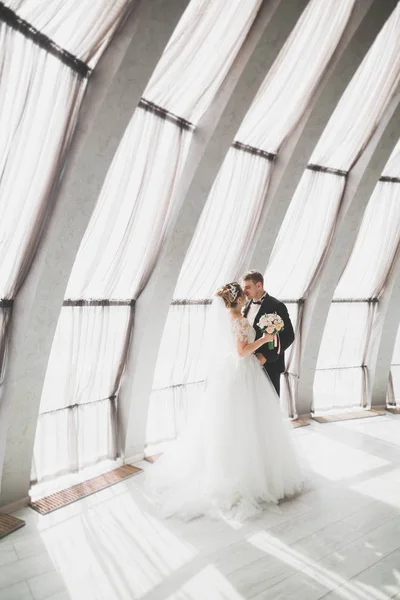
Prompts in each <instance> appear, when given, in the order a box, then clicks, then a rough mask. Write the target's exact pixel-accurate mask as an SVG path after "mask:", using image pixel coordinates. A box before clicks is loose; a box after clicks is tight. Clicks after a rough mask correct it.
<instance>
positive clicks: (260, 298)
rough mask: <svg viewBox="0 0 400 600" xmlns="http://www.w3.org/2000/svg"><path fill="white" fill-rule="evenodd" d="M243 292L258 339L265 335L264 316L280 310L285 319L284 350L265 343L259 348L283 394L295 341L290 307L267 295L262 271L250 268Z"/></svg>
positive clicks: (245, 314) (282, 337)
mask: <svg viewBox="0 0 400 600" xmlns="http://www.w3.org/2000/svg"><path fill="white" fill-rule="evenodd" d="M243 291H244V293H245V296H246V298H247V302H246V305H245V307H244V309H243V316H244V317H246V318H247V319H248V320H249V322H250V325H252V326H253V327H254V329H255V332H256V340H258V339H259V338H260V337H261V336H262V335H263V332H262V331H261V329H260V328H259V327H258V325H257V323H258V321H259V320H260V317H261V316H262V315H264V314H269V313H275V312H276V313H277V314H278V315H279V316H280V317H281V318H282V320H283V322H284V329H283V331H282V332H281V333H280V334H279V337H280V352H279V353H278V347H276V348H274V349H273V350H269V348H268V346H267V344H264V346H261V348H259V349H258V350H257V355H258V357H259V359H260V362H261V364H262V365H263V367H264V370H265V371H266V372H267V373H268V375H269V378H270V380H271V383H272V385H273V386H274V388H275V389H276V391H277V394H278V396H279V393H280V378H281V373H283V372H284V370H285V350H286V349H287V348H289V346H290V344H292V343H293V340H294V331H293V326H292V323H291V321H290V317H289V313H288V310H287V308H286V306H285V305H284V304H283V302H280V301H279V300H277V299H276V298H273V297H272V296H270V295H269V294H267V292H266V291H265V290H264V277H263V276H262V275H261V273H259V272H258V271H248V272H247V273H246V274H245V275H244V276H243Z"/></svg>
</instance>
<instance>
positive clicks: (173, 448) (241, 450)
mask: <svg viewBox="0 0 400 600" xmlns="http://www.w3.org/2000/svg"><path fill="white" fill-rule="evenodd" d="M211 311H212V313H213V315H212V316H211V317H210V321H209V326H208V330H209V331H210V329H211V334H210V333H209V335H208V341H207V342H206V347H205V353H206V355H207V357H208V366H207V367H206V372H207V377H206V383H205V391H204V395H203V397H202V399H201V404H200V406H199V408H198V410H197V413H196V414H194V415H193V417H192V418H191V420H190V422H189V423H188V425H187V427H186V428H185V430H184V431H183V432H182V434H181V435H180V437H179V438H178V439H177V440H176V442H173V443H172V444H171V445H170V446H169V447H168V448H167V450H166V452H165V453H164V454H163V455H162V456H161V457H160V459H159V460H158V461H157V462H156V463H155V464H154V465H152V466H151V467H149V469H148V471H147V473H146V481H145V490H146V491H147V492H148V494H149V495H150V496H151V497H152V498H153V499H154V501H155V503H156V504H157V505H158V506H159V507H160V509H161V511H162V513H163V515H164V516H172V515H177V516H179V517H181V518H183V519H185V520H186V519H191V518H194V517H197V516H200V515H203V514H205V515H209V516H212V517H215V516H226V517H228V518H234V519H235V520H243V519H246V518H248V517H250V516H253V515H255V514H256V513H258V512H260V510H262V508H263V506H262V505H263V504H264V503H266V502H272V503H277V502H278V501H279V500H281V499H283V498H285V497H289V496H292V495H295V494H296V493H298V492H299V491H300V489H301V487H302V474H301V470H300V466H299V463H298V458H297V455H296V453H295V451H294V447H293V443H292V439H291V437H292V435H291V434H292V431H291V429H290V426H289V424H288V423H287V422H286V420H285V418H284V417H283V415H282V414H281V410H280V406H279V398H278V396H277V394H276V391H275V389H274V387H273V386H272V384H271V382H270V380H269V378H268V376H267V375H266V374H265V373H264V370H263V369H262V368H261V366H260V364H259V362H258V360H257V359H256V357H255V356H254V355H250V356H248V357H245V358H240V357H239V356H238V354H237V351H236V339H237V338H238V339H240V340H241V341H243V340H244V341H246V342H249V343H250V342H253V341H254V339H255V332H254V329H253V328H252V327H251V325H250V324H249V322H248V321H247V319H244V318H242V319H238V320H231V317H230V316H229V314H228V311H227V310H226V309H225V308H224V306H223V301H222V299H220V298H217V299H216V300H214V303H213V306H212V309H211ZM206 337H207V336H206ZM209 344H211V346H210V345H209Z"/></svg>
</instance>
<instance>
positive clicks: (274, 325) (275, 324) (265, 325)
mask: <svg viewBox="0 0 400 600" xmlns="http://www.w3.org/2000/svg"><path fill="white" fill-rule="evenodd" d="M257 325H258V327H259V328H260V329H261V331H262V332H263V333H265V332H267V333H270V334H271V335H278V333H280V332H281V331H283V329H284V326H285V324H284V322H283V319H282V318H281V317H280V316H279V315H278V314H277V313H271V314H269V315H267V314H265V315H262V317H260V320H259V321H258V323H257ZM267 344H268V348H269V350H272V349H273V348H274V346H276V345H277V341H276V338H275V341H274V342H267Z"/></svg>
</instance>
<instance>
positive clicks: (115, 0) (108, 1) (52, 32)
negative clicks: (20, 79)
mask: <svg viewBox="0 0 400 600" xmlns="http://www.w3.org/2000/svg"><path fill="white" fill-rule="evenodd" d="M134 2H135V0H96V1H95V2H94V1H93V0H68V2H66V1H65V0H51V2H40V1H38V0H5V2H4V4H5V5H6V6H8V7H9V8H11V9H12V10H14V11H15V12H16V13H17V15H18V16H19V17H21V18H22V19H24V20H25V21H27V22H28V23H30V24H31V25H32V26H33V27H35V28H36V29H38V30H39V31H40V32H41V33H43V34H45V35H46V36H47V37H49V38H50V39H51V40H52V41H53V42H55V43H56V44H58V46H60V47H61V48H63V49H64V50H67V51H68V52H71V53H72V54H74V55H75V56H76V57H78V58H79V59H80V60H83V61H84V62H85V63H86V64H87V65H89V66H90V67H94V66H95V65H96V63H97V61H98V60H99V58H100V56H101V54H102V53H103V52H104V50H105V48H106V47H107V45H108V43H109V42H110V40H111V38H112V36H113V34H114V33H115V30H116V29H117V27H118V26H119V24H120V22H121V20H122V19H123V17H124V15H125V14H126V11H127V9H128V8H129V6H130V5H132V4H133V3H134Z"/></svg>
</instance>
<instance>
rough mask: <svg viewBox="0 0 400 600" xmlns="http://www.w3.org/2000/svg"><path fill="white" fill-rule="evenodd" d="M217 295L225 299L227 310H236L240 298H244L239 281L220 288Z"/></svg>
mask: <svg viewBox="0 0 400 600" xmlns="http://www.w3.org/2000/svg"><path fill="white" fill-rule="evenodd" d="M215 295H216V296H220V297H221V298H222V299H223V301H224V302H225V306H226V308H236V306H237V305H238V300H239V298H241V297H242V296H243V291H242V288H241V286H240V284H239V283H238V282H237V281H232V282H231V283H227V284H225V285H223V286H222V287H220V288H219V289H218V290H217V292H216V294H215Z"/></svg>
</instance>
